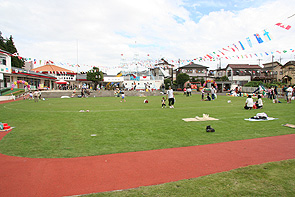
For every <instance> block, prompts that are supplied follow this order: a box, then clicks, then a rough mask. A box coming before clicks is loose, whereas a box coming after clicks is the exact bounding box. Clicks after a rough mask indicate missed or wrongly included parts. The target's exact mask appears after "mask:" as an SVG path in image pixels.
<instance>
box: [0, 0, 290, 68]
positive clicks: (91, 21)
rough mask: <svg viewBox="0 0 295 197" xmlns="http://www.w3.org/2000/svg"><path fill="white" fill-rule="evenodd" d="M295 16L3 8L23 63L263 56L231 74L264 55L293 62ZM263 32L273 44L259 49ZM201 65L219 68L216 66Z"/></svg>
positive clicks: (126, 4) (248, 1) (215, 3)
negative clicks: (29, 60)
mask: <svg viewBox="0 0 295 197" xmlns="http://www.w3.org/2000/svg"><path fill="white" fill-rule="evenodd" d="M293 14H295V0H195V1H193V0H124V1H122V0H83V1H81V0H79V1H78V0H13V1H12V0H0V31H1V32H2V35H3V36H4V37H9V35H13V37H14V42H15V45H16V47H17V49H18V51H19V54H20V55H21V56H22V57H26V58H32V59H38V60H39V59H40V60H52V61H54V62H63V63H70V64H76V63H77V61H78V63H79V64H80V65H97V66H118V65H120V63H121V59H122V56H121V54H123V58H125V59H126V61H127V62H128V61H132V59H133V57H134V54H135V53H137V54H139V59H141V60H146V59H147V58H148V57H149V58H150V59H159V58H162V57H164V58H165V59H167V60H177V59H181V60H192V59H195V58H198V57H203V56H204V55H206V54H209V53H211V54H212V52H218V50H221V51H222V48H225V47H228V46H234V45H233V44H235V45H236V46H237V47H240V45H239V42H238V41H241V42H242V43H243V45H244V47H245V50H242V49H241V48H239V51H237V50H236V52H232V53H230V54H229V52H227V55H228V56H235V55H243V54H247V53H257V54H260V53H263V56H261V55H260V56H258V57H253V58H249V59H247V61H245V58H244V59H243V60H241V58H240V59H237V58H232V59H230V60H226V59H225V58H223V59H222V61H221V64H222V67H225V66H226V65H227V64H228V63H250V64H258V59H262V60H261V63H263V62H269V61H271V56H270V55H269V56H267V55H265V52H268V53H269V52H271V51H277V50H279V51H283V50H288V52H287V53H283V54H279V53H275V54H274V55H275V60H277V59H278V58H280V57H282V58H283V59H282V60H281V61H282V63H284V62H286V61H289V60H291V59H293V60H294V55H295V53H294V52H293V53H292V52H291V50H290V49H295V46H294V45H295V16H294V17H291V18H288V17H290V16H292V15H293ZM279 22H281V23H283V24H285V26H286V25H290V26H291V28H290V29H289V30H286V29H284V28H281V27H279V26H276V25H275V24H277V23H279ZM264 30H266V31H267V32H269V34H270V35H271V37H270V38H271V40H270V41H268V42H266V41H267V39H265V38H263V39H264V42H263V43H261V44H258V42H257V40H255V37H254V34H255V33H259V34H260V35H263V32H264ZM247 37H250V38H251V41H252V44H253V46H252V47H250V46H249V45H248V44H247V42H246V38H247ZM77 49H78V53H77ZM223 52H225V51H223ZM77 54H78V60H77ZM148 54H149V56H148ZM196 63H197V62H196ZM200 64H202V65H206V66H210V68H216V65H217V62H210V61H205V62H200Z"/></svg>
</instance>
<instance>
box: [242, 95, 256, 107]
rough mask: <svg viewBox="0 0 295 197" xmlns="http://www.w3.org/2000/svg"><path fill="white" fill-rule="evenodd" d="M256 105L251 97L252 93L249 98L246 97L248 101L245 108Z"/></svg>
mask: <svg viewBox="0 0 295 197" xmlns="http://www.w3.org/2000/svg"><path fill="white" fill-rule="evenodd" d="M253 105H254V102H253V99H252V97H251V95H249V96H248V98H247V99H246V103H245V107H244V108H245V109H252V107H253Z"/></svg>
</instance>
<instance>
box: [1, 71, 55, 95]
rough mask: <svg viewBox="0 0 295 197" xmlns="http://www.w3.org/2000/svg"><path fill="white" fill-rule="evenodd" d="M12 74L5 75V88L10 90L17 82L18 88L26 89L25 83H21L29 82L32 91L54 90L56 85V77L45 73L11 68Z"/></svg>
mask: <svg viewBox="0 0 295 197" xmlns="http://www.w3.org/2000/svg"><path fill="white" fill-rule="evenodd" d="M11 70H12V72H11V73H9V74H5V79H6V80H5V81H4V82H5V83H4V87H6V88H10V87H11V85H12V84H13V83H15V82H17V86H16V88H25V85H24V83H18V82H19V81H22V82H28V84H29V85H30V86H31V87H30V89H31V90H36V89H52V88H53V87H54V85H55V83H54V82H55V81H56V77H54V76H52V75H48V74H43V73H36V72H34V71H28V70H25V69H22V68H16V67H12V68H11Z"/></svg>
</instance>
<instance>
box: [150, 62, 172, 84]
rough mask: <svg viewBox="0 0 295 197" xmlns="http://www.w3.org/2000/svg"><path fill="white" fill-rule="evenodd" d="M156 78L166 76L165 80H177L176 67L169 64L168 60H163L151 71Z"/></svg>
mask: <svg viewBox="0 0 295 197" xmlns="http://www.w3.org/2000/svg"><path fill="white" fill-rule="evenodd" d="M151 71H152V74H153V75H154V76H162V75H163V76H164V77H165V78H171V80H172V81H174V80H176V72H175V69H174V65H172V64H169V63H168V62H167V61H166V60H164V59H161V60H160V61H159V63H158V64H155V65H154V68H153V69H151Z"/></svg>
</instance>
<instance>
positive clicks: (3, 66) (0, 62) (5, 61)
mask: <svg viewBox="0 0 295 197" xmlns="http://www.w3.org/2000/svg"><path fill="white" fill-rule="evenodd" d="M0 73H7V74H10V73H11V57H10V56H9V55H7V54H4V53H0Z"/></svg>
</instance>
